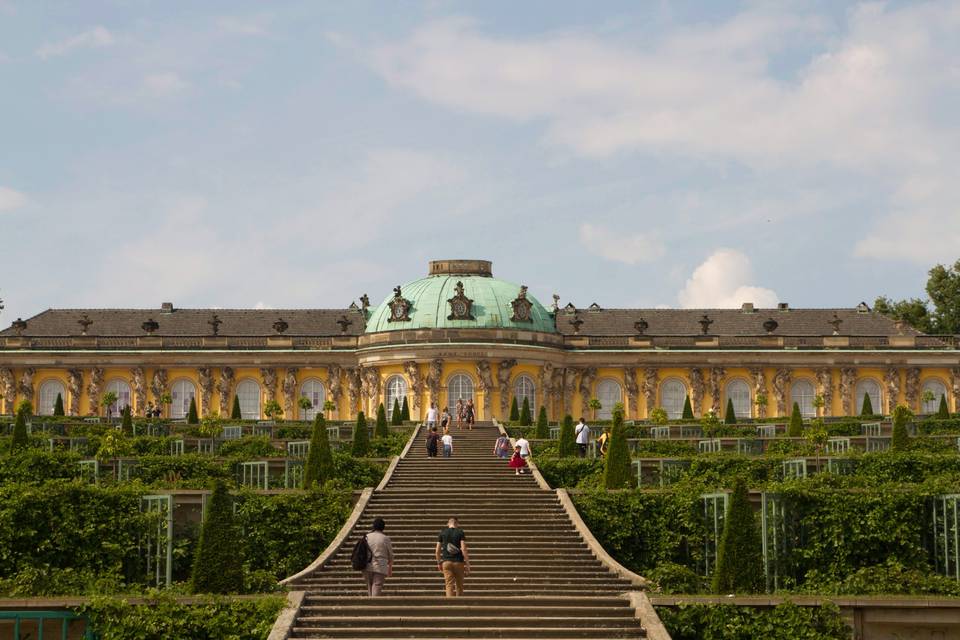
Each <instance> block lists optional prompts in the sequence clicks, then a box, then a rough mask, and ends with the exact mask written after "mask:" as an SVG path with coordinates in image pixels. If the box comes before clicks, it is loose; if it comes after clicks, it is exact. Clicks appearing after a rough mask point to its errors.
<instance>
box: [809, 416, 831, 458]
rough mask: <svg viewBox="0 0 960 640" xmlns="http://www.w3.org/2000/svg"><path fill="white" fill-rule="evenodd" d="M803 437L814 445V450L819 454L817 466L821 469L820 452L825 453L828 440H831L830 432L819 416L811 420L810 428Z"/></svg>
mask: <svg viewBox="0 0 960 640" xmlns="http://www.w3.org/2000/svg"><path fill="white" fill-rule="evenodd" d="M803 437H804V438H806V439H807V442H809V443H810V444H811V445H812V446H813V450H814V452H815V453H816V455H817V468H818V469H819V468H820V454H821V453H823V449H824V447H826V446H827V442H829V440H830V434H829V433H827V428H826V427H825V426H824V425H823V420H822V419H820V418H817V419H816V420H813V421H811V423H810V428H809V429H807V432H806V433H805V434H803Z"/></svg>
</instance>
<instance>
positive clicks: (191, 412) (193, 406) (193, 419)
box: [187, 398, 200, 424]
mask: <svg viewBox="0 0 960 640" xmlns="http://www.w3.org/2000/svg"><path fill="white" fill-rule="evenodd" d="M187 424H200V416H198V415H197V399H196V398H190V408H189V409H188V410H187Z"/></svg>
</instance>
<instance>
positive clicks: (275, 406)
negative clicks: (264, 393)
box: [263, 400, 283, 420]
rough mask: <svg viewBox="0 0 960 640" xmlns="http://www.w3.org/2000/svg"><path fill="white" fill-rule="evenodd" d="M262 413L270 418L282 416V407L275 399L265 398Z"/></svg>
mask: <svg viewBox="0 0 960 640" xmlns="http://www.w3.org/2000/svg"><path fill="white" fill-rule="evenodd" d="M263 415H265V416H267V417H268V418H270V419H271V420H274V419H277V418H281V417H283V407H281V406H280V403H279V402H277V401H276V400H267V401H266V402H265V403H264V405H263Z"/></svg>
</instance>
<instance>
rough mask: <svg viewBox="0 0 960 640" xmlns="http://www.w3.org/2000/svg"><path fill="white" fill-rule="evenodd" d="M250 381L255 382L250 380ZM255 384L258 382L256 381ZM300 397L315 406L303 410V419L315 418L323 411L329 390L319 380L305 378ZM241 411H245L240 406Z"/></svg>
mask: <svg viewBox="0 0 960 640" xmlns="http://www.w3.org/2000/svg"><path fill="white" fill-rule="evenodd" d="M249 382H253V381H252V380H250V381H249ZM254 384H256V383H255V382H254ZM259 396H260V388H259V386H258V387H257V398H258V399H257V404H259V403H260V400H259ZM300 397H302V398H306V399H307V400H309V401H310V402H311V403H312V404H313V406H311V407H310V408H309V409H307V410H306V411H303V410H302V409H301V411H303V416H302V419H303V420H313V419H314V418H316V417H317V414H318V413H320V412H321V411H323V403H324V402H326V399H327V391H326V389H324V388H323V383H322V382H320V381H319V380H305V381H304V383H303V386H302V387H300ZM240 413H243V407H242V406H241V408H240Z"/></svg>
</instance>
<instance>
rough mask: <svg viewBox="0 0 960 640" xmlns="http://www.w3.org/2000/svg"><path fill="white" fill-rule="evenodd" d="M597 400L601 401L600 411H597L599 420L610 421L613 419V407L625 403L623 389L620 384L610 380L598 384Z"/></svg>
mask: <svg viewBox="0 0 960 640" xmlns="http://www.w3.org/2000/svg"><path fill="white" fill-rule="evenodd" d="M597 400H599V401H600V410H599V411H597V419H598V420H609V419H610V418H612V417H613V405H615V404H617V403H618V402H623V389H622V388H621V387H620V383H619V382H617V381H616V380H610V379H609V378H607V379H605V380H601V381H600V382H598V383H597Z"/></svg>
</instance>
